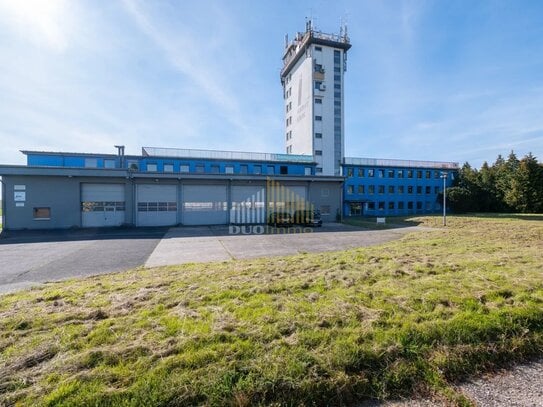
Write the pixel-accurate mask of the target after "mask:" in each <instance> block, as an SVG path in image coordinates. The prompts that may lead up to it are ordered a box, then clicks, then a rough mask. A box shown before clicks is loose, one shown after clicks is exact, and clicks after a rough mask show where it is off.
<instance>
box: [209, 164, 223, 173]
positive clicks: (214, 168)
mask: <svg viewBox="0 0 543 407" xmlns="http://www.w3.org/2000/svg"><path fill="white" fill-rule="evenodd" d="M219 172H221V171H220V167H219V166H218V165H217V164H213V165H212V166H211V173H212V174H218V173H219Z"/></svg>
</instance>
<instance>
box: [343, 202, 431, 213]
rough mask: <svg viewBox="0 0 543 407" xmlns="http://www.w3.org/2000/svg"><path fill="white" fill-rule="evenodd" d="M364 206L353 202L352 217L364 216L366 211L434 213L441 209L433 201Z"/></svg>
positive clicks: (365, 204) (351, 206)
mask: <svg viewBox="0 0 543 407" xmlns="http://www.w3.org/2000/svg"><path fill="white" fill-rule="evenodd" d="M364 206H365V207H363V204H362V203H361V202H351V203H350V204H349V209H350V211H349V212H350V215H351V216H357V215H363V211H364V210H368V211H375V210H378V211H384V210H389V211H394V210H399V211H401V210H405V209H407V210H413V209H417V210H419V211H420V210H426V211H434V210H438V209H440V205H439V203H437V202H431V201H426V202H422V201H416V202H413V201H407V202H404V201H398V202H394V201H390V202H384V201H379V202H365V203H364Z"/></svg>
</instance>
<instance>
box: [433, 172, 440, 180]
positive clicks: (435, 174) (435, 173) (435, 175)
mask: <svg viewBox="0 0 543 407" xmlns="http://www.w3.org/2000/svg"><path fill="white" fill-rule="evenodd" d="M434 178H436V179H437V178H439V171H434Z"/></svg>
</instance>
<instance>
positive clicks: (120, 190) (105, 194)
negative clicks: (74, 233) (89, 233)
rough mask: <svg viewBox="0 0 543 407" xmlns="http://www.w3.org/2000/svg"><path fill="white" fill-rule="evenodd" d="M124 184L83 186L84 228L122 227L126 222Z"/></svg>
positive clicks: (82, 217)
mask: <svg viewBox="0 0 543 407" xmlns="http://www.w3.org/2000/svg"><path fill="white" fill-rule="evenodd" d="M124 197H125V192H124V185H123V184H86V183H85V184H81V223H82V226H83V227H101V226H120V225H122V224H123V223H124V221H125V200H124Z"/></svg>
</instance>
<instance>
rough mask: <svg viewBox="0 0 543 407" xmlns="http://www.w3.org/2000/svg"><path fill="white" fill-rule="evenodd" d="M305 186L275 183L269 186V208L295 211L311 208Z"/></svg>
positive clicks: (271, 209)
mask: <svg viewBox="0 0 543 407" xmlns="http://www.w3.org/2000/svg"><path fill="white" fill-rule="evenodd" d="M306 189H307V188H306V187H305V186H297V185H294V186H290V185H288V186H284V185H279V184H275V185H272V186H268V202H269V206H270V207H269V210H270V212H272V211H285V212H289V213H293V212H294V211H296V210H304V209H309V207H310V205H311V204H310V203H309V202H307V194H306Z"/></svg>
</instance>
